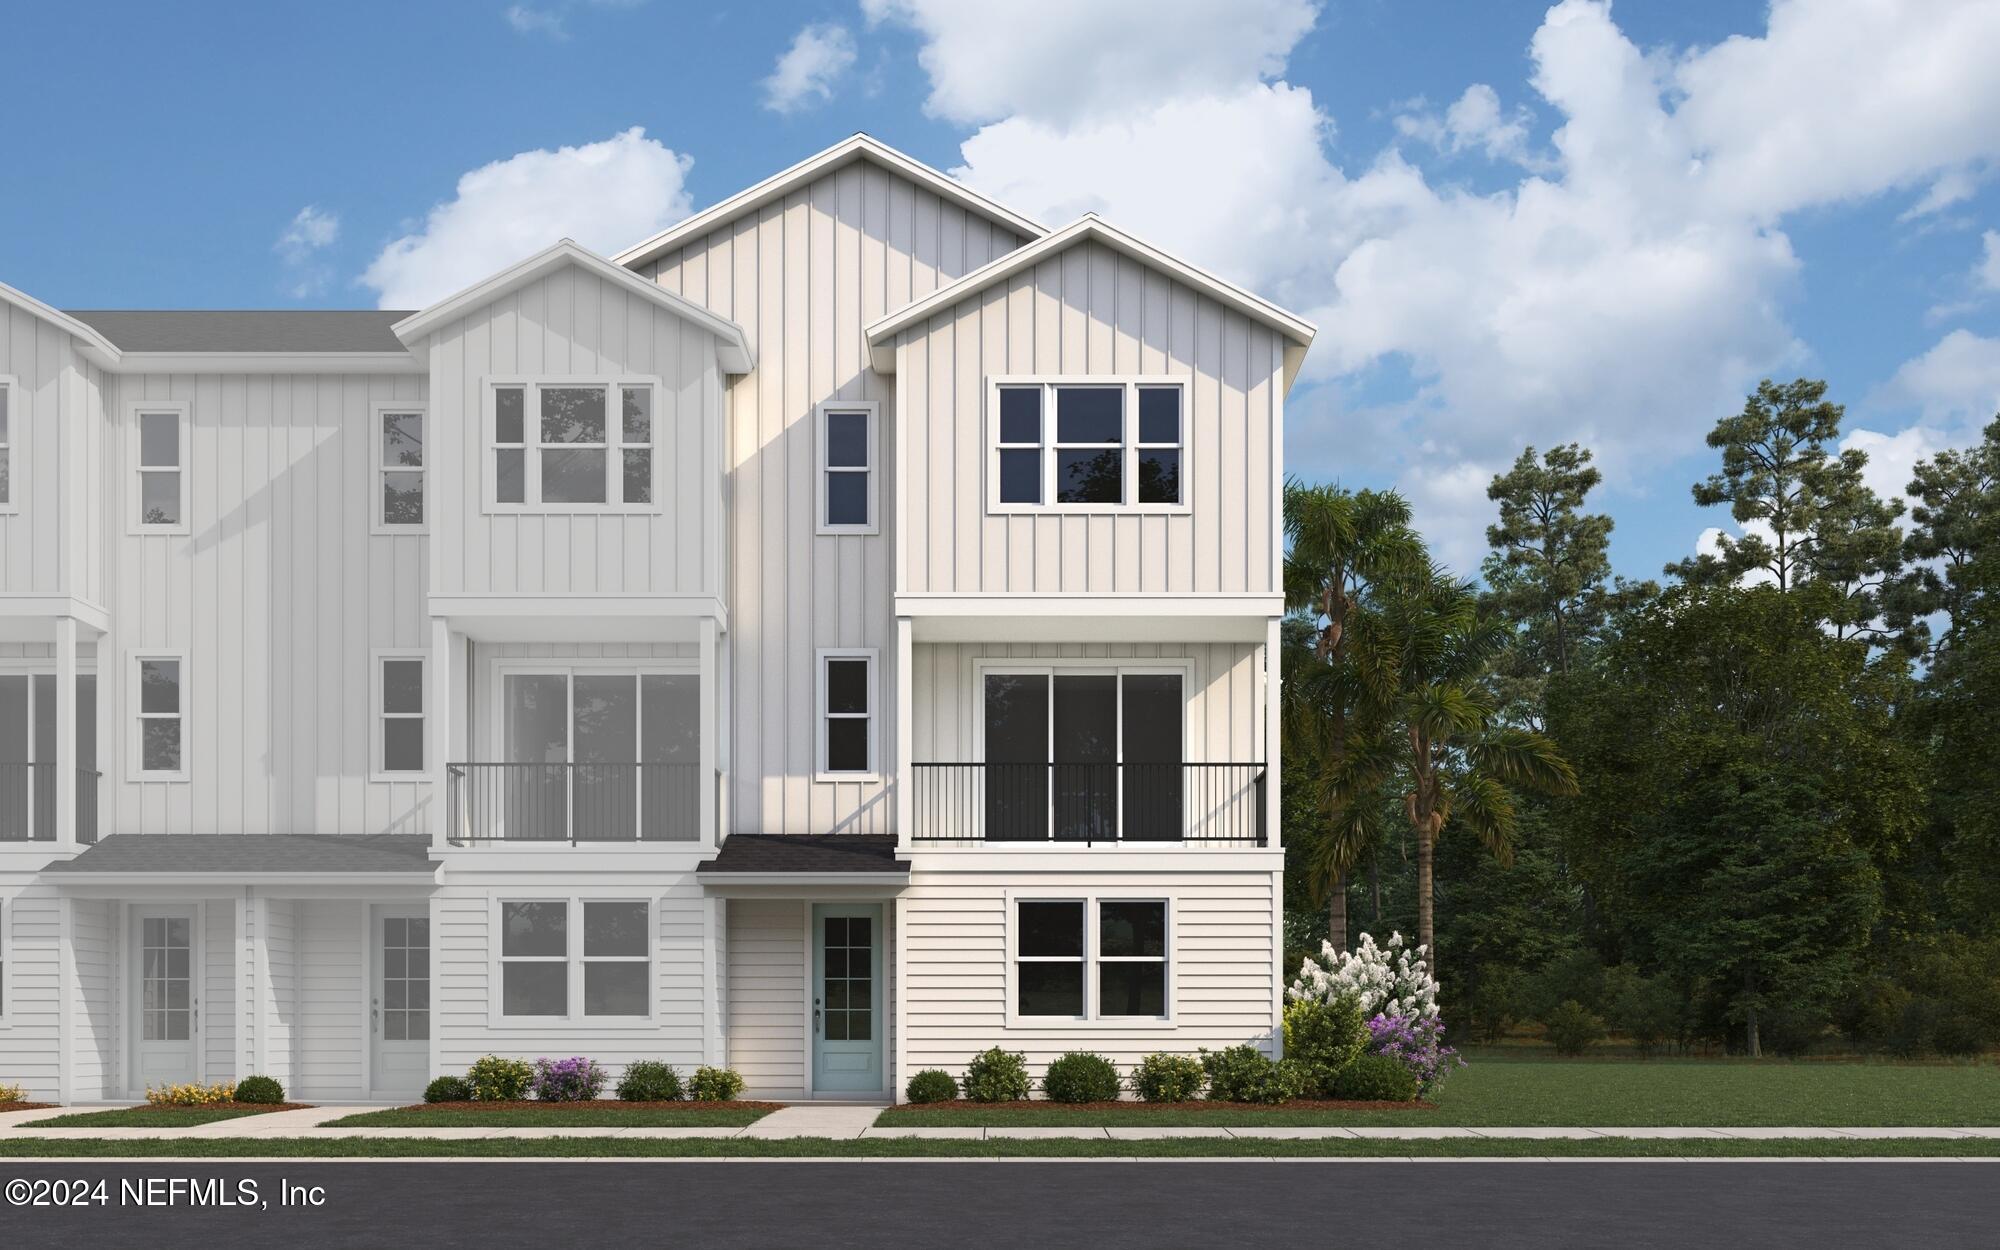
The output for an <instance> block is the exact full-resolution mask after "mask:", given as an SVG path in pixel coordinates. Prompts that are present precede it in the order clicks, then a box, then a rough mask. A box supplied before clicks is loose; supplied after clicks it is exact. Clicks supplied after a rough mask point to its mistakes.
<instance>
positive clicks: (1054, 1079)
mask: <svg viewBox="0 0 2000 1250" xmlns="http://www.w3.org/2000/svg"><path fill="white" fill-rule="evenodd" d="M1118 1088H1119V1080H1118V1069H1117V1067H1115V1066H1114V1065H1113V1064H1112V1062H1111V1061H1110V1060H1109V1059H1106V1058H1105V1057H1104V1056H1103V1055H1093V1054H1091V1053H1090V1052H1089V1051H1087V1050H1073V1051H1071V1052H1070V1053H1069V1054H1067V1055H1063V1056H1062V1057H1060V1058H1058V1059H1057V1060H1056V1061H1055V1062H1053V1063H1051V1064H1049V1070H1048V1071H1047V1072H1045V1073H1043V1074H1042V1092H1043V1093H1044V1094H1047V1095H1048V1096H1049V1098H1050V1100H1051V1101H1054V1102H1114V1101H1116V1100H1117V1098H1118Z"/></svg>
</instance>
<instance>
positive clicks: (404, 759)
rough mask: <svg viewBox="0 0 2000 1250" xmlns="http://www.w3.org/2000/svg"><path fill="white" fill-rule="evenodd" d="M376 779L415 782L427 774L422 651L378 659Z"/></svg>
mask: <svg viewBox="0 0 2000 1250" xmlns="http://www.w3.org/2000/svg"><path fill="white" fill-rule="evenodd" d="M375 731H376V732H375V742H374V750H373V754H374V760H375V770H374V771H375V773H376V779H377V780H382V781H395V780H405V779H413V775H415V774H420V773H422V772H423V771H424V755H425V752H424V656H423V653H422V652H419V651H408V652H395V651H383V652H377V653H376V655H375Z"/></svg>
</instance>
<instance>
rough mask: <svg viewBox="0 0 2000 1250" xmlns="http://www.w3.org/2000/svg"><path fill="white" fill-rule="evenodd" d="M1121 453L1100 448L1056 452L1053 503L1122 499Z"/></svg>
mask: <svg viewBox="0 0 2000 1250" xmlns="http://www.w3.org/2000/svg"><path fill="white" fill-rule="evenodd" d="M1124 461H1125V454H1124V453H1123V452H1120V451H1114V450H1112V449H1110V448H1108V447H1107V448H1105V449H1104V450H1103V451H1062V452H1057V453H1056V502H1057V503H1123V502H1125V473H1124Z"/></svg>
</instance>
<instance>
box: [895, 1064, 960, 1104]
mask: <svg viewBox="0 0 2000 1250" xmlns="http://www.w3.org/2000/svg"><path fill="white" fill-rule="evenodd" d="M903 1097H904V1098H905V1099H907V1100H908V1101H910V1102H950V1101H951V1100H952V1099H954V1098H956V1097H958V1078H956V1077H954V1076H953V1075H952V1074H951V1073H949V1072H946V1071H945V1070H944V1069H943V1068H925V1069H924V1070H923V1071H922V1072H919V1073H917V1074H916V1075H915V1076H913V1077H911V1078H910V1084H909V1086H908V1087H907V1088H905V1089H904V1090H903Z"/></svg>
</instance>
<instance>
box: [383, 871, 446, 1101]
mask: <svg viewBox="0 0 2000 1250" xmlns="http://www.w3.org/2000/svg"><path fill="white" fill-rule="evenodd" d="M371 915H372V920H373V924H372V925H371V928H372V929H373V933H374V943H373V945H374V952H373V959H372V963H373V970H372V976H373V979H374V984H373V985H372V986H371V987H370V993H369V999H368V1037H369V1042H368V1085H369V1092H370V1093H371V1094H372V1095H374V1096H376V1097H380V1098H408V1097H413V1096H414V1095H416V1094H417V1093H418V1092H420V1091H421V1090H422V1089H423V1087H424V1082H425V1081H426V1080H428V1079H429V1076H430V1066H431V1056H430V1051H431V920H430V909H429V908H428V907H424V906H415V907H376V908H373V909H372V913H371Z"/></svg>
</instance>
